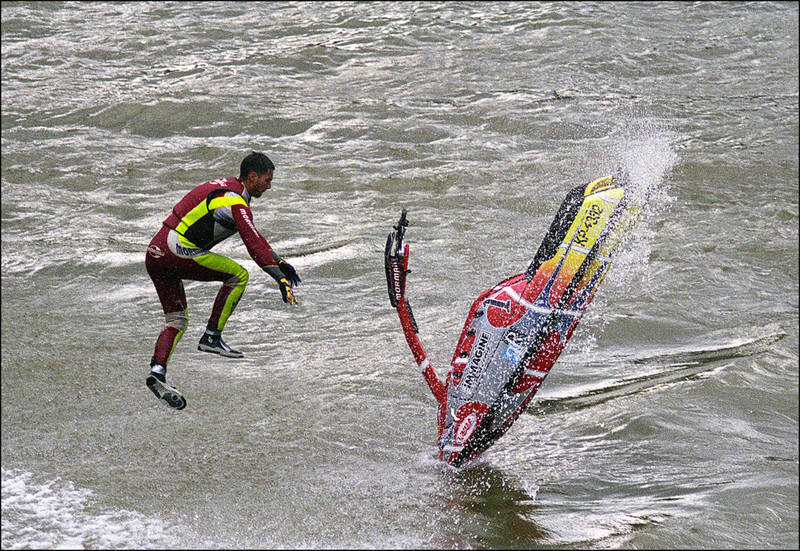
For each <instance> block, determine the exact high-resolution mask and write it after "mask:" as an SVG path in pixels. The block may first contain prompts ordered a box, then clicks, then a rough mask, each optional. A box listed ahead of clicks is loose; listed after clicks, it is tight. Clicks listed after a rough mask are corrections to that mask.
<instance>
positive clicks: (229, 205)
mask: <svg viewBox="0 0 800 551" xmlns="http://www.w3.org/2000/svg"><path fill="white" fill-rule="evenodd" d="M249 203H250V194H249V193H248V191H247V189H246V188H245V187H244V185H243V184H242V183H241V182H240V181H239V179H238V178H220V179H217V180H212V181H210V182H206V183H204V184H201V185H199V186H197V187H196V188H194V189H193V190H192V191H190V192H189V193H188V194H187V195H186V196H185V197H184V198H183V199H181V200H180V201H178V203H177V204H176V205H175V206H174V207H173V209H172V212H171V213H170V215H169V216H168V217H167V218H166V220H164V222H163V225H162V227H161V229H160V230H159V231H158V233H156V235H155V237H153V239H152V240H151V241H150V244H149V245H148V247H147V254H146V258H145V266H146V268H147V273H148V274H149V275H150V278H151V279H152V280H153V285H155V287H156V292H157V293H158V298H159V300H160V301H161V306H162V308H163V309H164V314H165V316H166V322H167V323H166V327H164V329H163V330H162V331H161V334H160V335H159V336H158V340H157V341H156V346H155V352H154V354H153V362H154V363H158V364H161V365H163V366H165V367H166V365H167V362H168V361H169V357H170V355H171V354H172V351H173V350H174V348H175V345H176V344H177V343H178V341H179V340H180V338H181V336H183V333H184V331H185V330H186V326H187V322H188V314H187V311H186V293H185V292H184V288H183V281H182V280H184V279H189V280H197V281H221V282H222V287H221V288H220V290H219V292H218V293H217V298H216V300H215V301H214V306H213V308H212V310H211V316H210V317H209V319H208V325H207V328H208V329H210V330H212V331H216V332H221V331H222V329H223V328H224V327H225V322H226V321H227V320H228V317H229V316H230V315H231V314H232V313H233V310H234V309H235V308H236V305H237V304H238V302H239V299H240V298H241V296H242V293H243V292H244V289H245V287H246V286H247V281H248V278H249V274H248V273H247V270H245V269H244V268H243V267H242V266H240V265H239V264H238V263H237V262H235V261H233V260H231V259H230V258H227V257H225V256H221V255H218V254H215V253H212V252H211V251H210V250H209V249H211V248H212V247H213V246H214V245H216V244H217V243H219V242H220V241H222V240H224V239H226V238H228V237H230V236H231V235H233V234H234V233H237V232H238V233H239V235H240V236H241V238H242V241H244V244H245V246H246V247H247V252H248V253H249V254H250V256H251V257H252V258H253V260H254V261H255V262H256V264H258V266H259V267H260V268H261V269H263V270H265V271H267V272H268V273H270V272H272V273H271V274H270V275H272V274H273V273H275V270H276V268H277V263H278V262H279V261H280V258H279V257H278V255H277V254H275V253H274V252H273V251H272V248H271V247H270V246H269V243H267V240H266V239H264V237H263V236H262V235H261V234H260V233H259V232H258V230H257V229H256V228H255V226H254V225H253V213H252V212H251V211H250V207H249ZM278 273H279V272H278Z"/></svg>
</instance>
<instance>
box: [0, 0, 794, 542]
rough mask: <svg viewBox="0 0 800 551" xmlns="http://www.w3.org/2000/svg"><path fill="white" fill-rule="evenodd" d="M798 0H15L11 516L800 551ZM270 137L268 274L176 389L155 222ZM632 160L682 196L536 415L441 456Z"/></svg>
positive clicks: (5, 434) (6, 427)
mask: <svg viewBox="0 0 800 551" xmlns="http://www.w3.org/2000/svg"><path fill="white" fill-rule="evenodd" d="M797 59H798V7H797V4H796V3H668V4H653V3H641V4H639V3H636V4H631V3H624V4H616V3H601V4H591V3H577V4H530V3H490V4H483V3H458V2H452V3H445V4H432V3H378V4H375V3H296V4H295V3H281V4H253V3H229V4H228V3H152V4H150V3H4V4H3V8H2V544H3V547H4V548H25V547H57V546H66V547H86V548H103V547H113V548H120V547H167V546H172V547H348V548H352V547H380V548H385V547H395V548H397V547H399V548H418V547H423V548H439V547H444V548H475V547H479V548H487V547H503V548H507V547H525V548H539V547H545V548H547V547H559V546H569V547H582V548H607V547H626V548H653V547H654V548H674V547H715V548H741V547H764V548H796V547H797V544H798V529H797V526H798V484H797V480H798V422H797V421H798V367H797V366H798V230H797V227H798V157H797V150H798V62H797ZM254 149H255V150H262V151H265V152H267V154H268V155H270V157H271V158H272V159H273V160H274V161H275V162H276V164H277V170H276V178H275V183H274V187H273V189H272V190H271V191H269V192H268V193H267V194H265V196H264V197H263V198H262V199H261V200H260V201H257V202H254V204H253V210H254V214H255V218H256V219H255V221H256V225H257V226H258V227H259V228H260V229H261V230H262V231H263V232H264V233H265V235H266V236H267V238H268V239H269V240H270V242H271V244H272V245H273V246H274V247H275V249H276V250H277V251H279V252H280V253H282V254H283V255H284V256H286V257H287V258H288V259H290V261H291V262H292V263H293V264H294V266H295V267H296V268H297V269H298V271H299V272H300V274H301V277H302V278H303V284H302V286H301V287H300V288H299V291H298V294H299V298H300V301H301V304H300V306H299V307H296V308H289V307H288V306H286V305H284V304H283V303H282V302H281V301H280V295H279V292H278V290H277V288H276V287H275V285H274V283H273V282H272V280H271V279H270V278H269V277H267V276H266V275H265V274H261V273H260V271H259V270H258V268H257V267H256V266H255V264H254V263H253V262H252V261H251V260H250V259H249V257H247V253H246V251H245V248H244V246H243V245H242V244H241V243H240V242H239V241H238V238H232V239H229V240H228V241H227V242H225V243H223V244H222V245H220V246H219V247H218V248H217V250H219V252H221V253H223V254H227V255H229V256H231V257H233V258H235V259H236V260H238V261H240V262H241V263H242V264H243V265H244V266H245V267H247V268H248V269H250V271H251V274H252V277H251V279H250V285H249V287H248V289H247V291H246V292H245V295H244V297H243V300H242V302H241V304H240V305H239V308H238V309H237V311H236V313H235V314H234V316H233V317H232V318H231V321H230V322H229V324H228V327H227V329H226V335H227V340H228V341H229V342H230V343H231V344H232V345H234V346H236V347H238V348H241V349H242V350H243V351H244V352H245V354H246V358H245V359H244V360H240V361H232V360H223V359H217V358H215V357H209V355H207V354H202V353H200V352H197V351H196V344H195V343H196V340H197V339H198V338H199V337H200V335H201V333H202V331H203V328H204V325H205V320H206V317H207V315H208V312H209V309H210V307H211V303H212V301H213V297H214V294H215V292H216V285H214V284H205V283H189V284H188V285H187V294H188V297H189V316H190V326H189V329H188V330H187V332H186V334H185V336H184V338H183V340H182V341H181V343H180V344H179V345H178V347H177V349H176V351H175V353H174V355H173V357H172V360H171V363H170V372H169V373H170V378H171V380H172V382H173V383H174V384H175V385H176V386H178V388H180V389H182V390H183V391H184V393H185V395H186V397H187V400H188V403H189V405H188V407H187V409H186V410H184V411H182V412H172V411H169V410H168V409H166V408H165V407H163V406H162V405H161V404H159V403H158V402H157V401H156V400H155V399H154V398H153V396H152V395H151V394H150V392H149V391H148V390H147V389H146V388H145V386H144V384H143V383H144V378H145V376H146V373H147V370H148V365H149V359H150V356H151V354H152V347H153V344H154V341H155V338H156V336H157V334H158V332H159V330H160V328H161V324H162V323H163V316H162V313H161V309H160V305H159V303H158V300H157V298H156V295H155V292H154V289H153V288H152V285H151V283H150V281H149V279H148V277H147V274H146V272H145V270H144V262H143V260H144V249H145V247H146V244H147V243H148V241H149V240H150V238H151V236H152V235H153V233H154V232H155V231H156V230H157V228H158V227H159V224H160V223H161V221H162V219H163V218H164V217H165V216H166V214H167V213H168V210H169V208H170V207H171V206H172V204H173V203H174V202H175V201H177V200H178V199H180V198H181V197H182V195H183V194H184V193H185V192H186V191H187V190H188V189H190V188H191V187H192V186H194V185H196V184H199V183H202V182H203V181H206V180H209V179H211V178H215V177H219V176H226V175H235V174H236V172H237V170H238V165H239V162H240V161H241V158H242V157H243V156H244V155H245V154H246V153H247V152H249V151H250V150H254ZM617 166H624V167H625V168H627V169H628V170H629V171H630V172H631V175H632V176H633V178H634V179H635V180H636V181H637V182H638V183H639V184H640V185H643V186H648V187H651V188H653V189H654V190H656V191H655V196H654V198H655V200H654V201H653V204H652V205H651V206H650V207H649V208H648V210H647V211H646V213H645V216H644V219H643V220H642V222H641V224H640V225H639V226H638V227H637V230H636V233H635V235H634V236H633V239H632V240H631V241H630V243H629V244H628V247H627V249H626V251H625V252H624V254H623V255H622V256H621V257H620V258H619V259H618V262H617V264H616V265H615V266H614V267H612V271H611V273H610V274H609V277H608V278H607V279H606V281H605V282H604V283H603V284H602V286H601V287H600V291H599V293H598V295H597V297H596V299H595V302H594V303H593V304H592V306H591V307H590V308H589V310H588V312H587V315H586V317H585V318H584V320H583V322H582V324H581V326H580V327H579V328H578V330H577V331H576V333H575V336H574V337H573V340H572V342H571V344H570V345H569V346H568V347H567V349H566V350H565V352H564V353H563V355H562V357H561V358H560V359H559V361H558V362H557V363H556V365H555V367H554V368H553V372H552V373H551V374H550V376H549V377H548V379H547V381H546V382H545V384H544V386H543V388H542V390H541V391H540V392H539V395H538V396H537V399H536V400H535V402H534V404H533V405H532V407H531V408H530V409H529V411H528V413H527V414H526V415H523V416H522V417H521V418H520V419H519V421H517V423H516V424H515V426H514V427H513V428H512V429H511V431H509V433H508V434H507V435H506V436H504V437H503V438H502V439H501V440H500V441H499V442H498V443H497V444H496V445H495V446H494V447H493V448H491V449H490V450H489V451H488V452H487V453H486V454H485V455H484V456H483V458H482V459H481V460H480V461H479V462H478V464H476V465H473V466H472V467H470V468H468V469H465V470H463V471H461V472H453V471H449V470H447V469H444V468H443V467H442V466H441V465H440V464H439V463H438V462H437V460H436V458H435V444H434V439H435V432H436V431H435V419H434V413H435V404H434V401H433V398H432V397H431V396H430V395H429V393H428V390H427V388H426V387H425V384H424V382H423V381H422V379H421V378H420V377H419V375H418V373H417V370H416V368H415V366H414V365H413V360H412V357H411V354H410V352H409V351H408V350H407V349H406V347H405V343H404V340H403V337H402V333H401V332H400V327H399V322H398V321H397V319H396V316H395V314H394V312H393V311H392V309H391V308H390V307H389V304H388V300H387V296H386V288H385V282H384V276H383V268H382V252H383V244H384V240H385V236H386V233H387V232H388V231H389V230H390V229H391V224H392V223H393V222H394V221H395V220H396V218H397V215H398V214H399V212H400V209H401V208H403V207H405V208H407V209H408V211H409V219H410V221H411V226H410V227H409V230H408V239H409V242H410V243H411V247H412V258H411V264H412V270H413V273H412V274H411V275H410V276H409V278H410V279H409V298H410V300H411V301H412V304H414V311H415V315H416V318H417V321H418V323H419V325H420V327H421V331H422V332H421V338H422V339H423V342H425V343H426V345H427V348H428V351H429V353H430V354H431V357H432V359H433V360H434V361H435V363H436V365H438V366H439V367H440V368H442V369H443V368H444V367H445V366H446V364H447V362H448V361H449V359H450V355H451V353H452V347H453V346H454V345H455V342H456V338H457V336H458V332H459V330H460V328H461V325H462V323H463V320H464V317H465V315H466V313H467V309H468V307H469V304H470V303H471V301H472V300H473V298H474V297H476V296H477V295H478V294H479V293H480V292H481V291H482V290H483V289H485V288H486V287H488V286H489V285H492V284H494V283H496V282H497V281H499V280H500V279H502V278H504V277H505V276H508V275H511V274H514V273H517V272H519V271H521V270H523V269H524V268H525V267H526V266H527V264H528V262H529V261H530V259H531V258H532V256H533V254H534V253H535V251H536V248H537V247H538V245H539V243H540V241H541V239H542V237H543V235H544V232H545V230H546V227H547V225H548V224H549V222H550V219H551V218H552V216H553V213H554V212H555V209H556V208H557V206H558V204H559V203H560V201H561V200H562V198H563V196H564V195H565V194H566V192H567V191H568V190H569V189H570V188H571V187H572V186H573V185H576V184H578V183H583V182H586V181H588V180H591V179H594V178H596V177H598V176H600V175H603V174H605V173H607V172H609V171H610V170H613V169H614V168H615V167H617Z"/></svg>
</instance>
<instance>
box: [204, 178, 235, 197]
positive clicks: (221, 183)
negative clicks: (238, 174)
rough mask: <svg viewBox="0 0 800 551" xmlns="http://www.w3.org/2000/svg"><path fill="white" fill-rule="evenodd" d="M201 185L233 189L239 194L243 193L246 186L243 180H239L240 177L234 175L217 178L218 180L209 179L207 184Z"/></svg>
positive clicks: (227, 189)
mask: <svg viewBox="0 0 800 551" xmlns="http://www.w3.org/2000/svg"><path fill="white" fill-rule="evenodd" d="M201 185H203V186H207V187H211V188H218V189H224V190H226V191H233V192H235V193H238V194H241V193H242V191H243V190H244V186H243V185H242V184H241V182H239V179H238V178H234V177H233V176H228V177H225V178H217V179H216V180H209V181H208V182H206V183H205V184H201Z"/></svg>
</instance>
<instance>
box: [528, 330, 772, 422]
mask: <svg viewBox="0 0 800 551" xmlns="http://www.w3.org/2000/svg"><path fill="white" fill-rule="evenodd" d="M768 330H769V332H768V333H766V334H763V335H760V336H756V337H741V338H737V339H733V340H731V341H729V342H726V343H720V344H718V345H716V346H715V345H711V346H705V347H690V346H687V347H679V348H677V349H676V350H675V351H670V352H666V353H664V352H659V353H656V354H651V355H638V356H632V357H627V358H626V357H621V358H620V357H618V359H617V360H616V362H614V363H618V364H625V363H630V364H633V365H634V366H642V365H646V366H649V367H653V368H656V369H657V371H656V372H654V373H649V374H647V375H642V376H638V377H632V378H626V379H619V380H616V381H612V382H606V383H603V384H602V385H601V386H599V387H593V388H584V389H582V390H580V391H578V392H577V393H575V392H574V391H573V393H572V394H567V395H563V396H554V397H551V398H545V399H542V400H538V401H537V402H535V403H534V404H533V405H532V406H531V407H530V408H529V409H528V412H529V413H538V414H549V413H558V412H562V411H567V410H579V409H583V408H587V407H591V406H595V405H597V404H601V403H604V402H607V401H609V400H613V399H615V398H620V397H623V396H630V395H633V394H638V393H640V392H644V391H646V390H649V389H652V388H654V387H659V386H663V385H668V384H673V383H677V382H681V381H689V380H693V379H697V378H700V377H704V376H708V375H709V374H710V373H712V372H715V371H718V370H720V369H724V368H725V367H726V366H727V364H721V363H720V362H723V361H725V360H730V359H733V358H740V357H745V356H753V355H755V354H759V353H762V352H765V351H767V350H768V349H769V348H770V346H771V345H772V344H773V343H775V342H777V341H779V340H781V339H782V338H784V337H785V336H786V335H787V334H786V332H785V331H784V330H783V329H782V328H780V327H778V326H772V327H770V328H768Z"/></svg>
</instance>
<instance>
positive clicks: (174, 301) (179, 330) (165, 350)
mask: <svg viewBox="0 0 800 551" xmlns="http://www.w3.org/2000/svg"><path fill="white" fill-rule="evenodd" d="M151 279H152V280H153V285H155V288H156V292H157V293H158V298H159V300H160V301H161V307H162V308H163V310H164V317H165V318H166V325H165V326H164V329H162V330H161V333H160V334H159V335H158V339H157V340H156V346H155V350H154V352H153V358H152V359H151V360H150V375H149V376H148V377H147V380H146V381H145V383H146V384H147V388H149V389H150V390H151V391H152V392H153V394H155V395H156V397H157V398H158V399H160V400H162V401H163V402H164V403H166V404H167V405H168V406H170V407H172V408H175V409H183V408H185V407H186V399H185V398H184V397H183V396H182V395H181V393H180V392H179V391H178V390H177V389H175V388H174V387H172V386H170V385H168V384H167V380H166V377H167V362H169V358H170V356H172V351H173V350H175V345H176V344H178V341H179V340H180V339H181V337H182V336H183V333H184V332H185V331H186V325H187V322H188V316H187V313H186V293H185V292H184V289H183V282H182V281H181V280H167V279H162V278H159V277H154V276H153V275H152V274H151Z"/></svg>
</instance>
